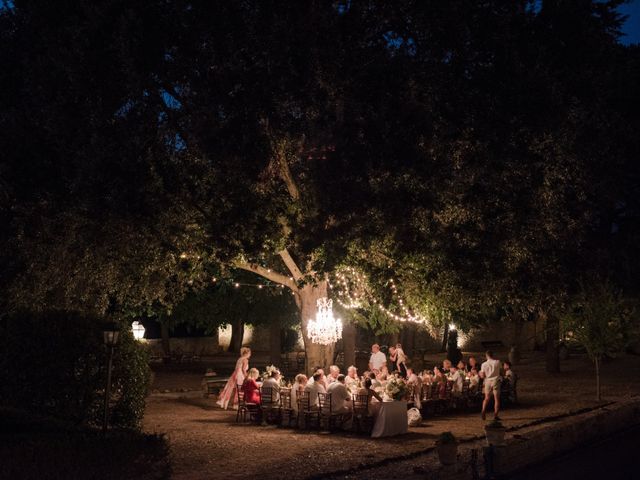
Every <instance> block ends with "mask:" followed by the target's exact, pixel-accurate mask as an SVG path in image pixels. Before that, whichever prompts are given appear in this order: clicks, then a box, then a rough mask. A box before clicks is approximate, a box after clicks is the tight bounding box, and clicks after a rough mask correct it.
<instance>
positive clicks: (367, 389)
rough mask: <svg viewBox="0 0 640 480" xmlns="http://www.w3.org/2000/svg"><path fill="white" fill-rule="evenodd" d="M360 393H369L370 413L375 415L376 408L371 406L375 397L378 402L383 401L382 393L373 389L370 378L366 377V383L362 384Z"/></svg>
mask: <svg viewBox="0 0 640 480" xmlns="http://www.w3.org/2000/svg"><path fill="white" fill-rule="evenodd" d="M358 395H367V396H368V400H369V401H368V403H369V415H373V413H374V411H375V410H374V409H372V408H371V402H372V401H373V399H374V398H375V399H376V400H377V401H378V402H381V401H382V397H381V396H380V395H378V392H376V391H375V390H374V389H373V385H372V382H371V379H370V378H365V380H364V384H363V385H362V388H361V389H360V390H358Z"/></svg>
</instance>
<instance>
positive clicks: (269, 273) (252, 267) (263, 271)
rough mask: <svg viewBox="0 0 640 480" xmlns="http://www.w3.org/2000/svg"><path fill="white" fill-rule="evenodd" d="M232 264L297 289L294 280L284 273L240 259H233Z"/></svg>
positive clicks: (295, 290) (294, 290)
mask: <svg viewBox="0 0 640 480" xmlns="http://www.w3.org/2000/svg"><path fill="white" fill-rule="evenodd" d="M232 265H233V266H234V267H236V268H239V269H241V270H246V271H248V272H253V273H255V274H256V275H260V276H261V277H264V278H266V279H267V280H271V281H272V282H274V283H279V284H280V285H284V286H285V287H288V288H290V289H291V290H292V291H293V292H297V291H298V286H297V285H296V282H295V281H293V280H291V279H290V278H289V277H287V276H286V275H282V274H281V273H278V272H274V271H273V270H270V269H267V268H264V267H262V266H260V265H257V264H252V263H246V262H241V261H234V262H233V263H232Z"/></svg>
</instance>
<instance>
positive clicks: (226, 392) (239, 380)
mask: <svg viewBox="0 0 640 480" xmlns="http://www.w3.org/2000/svg"><path fill="white" fill-rule="evenodd" d="M250 356H251V349H250V348H249V347H242V348H241V349H240V358H239V359H238V360H237V361H236V369H235V370H234V371H233V373H232V374H231V377H229V380H228V381H227V384H226V385H225V386H224V388H223V389H222V392H220V397H219V398H218V401H217V402H216V403H217V404H218V405H219V406H220V407H222V408H224V409H226V408H229V406H233V402H234V401H235V400H236V399H237V396H238V394H237V393H236V390H237V388H238V385H242V384H243V383H244V379H245V377H246V376H247V370H248V369H249V357H250Z"/></svg>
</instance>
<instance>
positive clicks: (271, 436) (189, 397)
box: [144, 354, 640, 480]
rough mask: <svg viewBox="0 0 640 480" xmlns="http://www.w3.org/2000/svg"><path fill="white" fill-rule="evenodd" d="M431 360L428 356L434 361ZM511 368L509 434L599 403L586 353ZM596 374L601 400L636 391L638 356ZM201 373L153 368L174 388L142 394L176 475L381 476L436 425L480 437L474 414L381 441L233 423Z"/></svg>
mask: <svg viewBox="0 0 640 480" xmlns="http://www.w3.org/2000/svg"><path fill="white" fill-rule="evenodd" d="M438 358H439V357H438V356H434V357H433V363H435V362H436V361H437V360H438ZM514 370H515V371H516V372H517V373H518V375H519V377H520V380H519V384H518V395H519V400H520V405H519V406H518V407H514V408H510V409H508V410H505V411H503V412H502V414H501V418H502V419H503V423H505V425H506V426H507V427H508V428H509V429H510V431H509V434H512V435H513V434H517V432H518V430H519V429H525V428H527V427H530V426H531V425H533V424H536V423H539V422H541V421H552V420H553V418H554V417H557V416H564V415H570V414H572V413H575V412H577V411H580V410H582V409H587V408H595V407H597V406H598V402H596V401H595V379H594V377H593V366H592V364H591V362H589V360H588V359H587V358H586V357H585V356H573V357H572V358H570V359H569V360H567V361H564V362H563V364H562V372H561V373H560V374H557V375H549V374H547V373H546V372H545V370H544V357H543V356H542V355H541V354H531V355H529V356H528V357H525V358H524V359H523V360H522V362H520V364H519V365H517V366H516V367H515V368H514ZM602 372H603V373H602V375H603V402H602V403H604V402H611V401H615V400H617V399H620V398H624V397H628V396H631V395H638V394H640V381H639V380H640V374H639V373H638V372H640V357H638V356H623V357H620V358H617V359H615V360H612V361H610V362H608V363H606V364H605V365H604V366H603V369H602ZM201 378H202V377H201V375H198V374H195V373H189V372H186V373H181V372H158V373H156V378H155V387H156V389H157V390H160V391H163V390H168V389H171V390H174V391H173V392H170V393H154V394H152V395H150V396H149V398H148V399H147V410H146V416H145V420H144V428H145V430H146V431H147V432H154V433H165V434H166V435H167V438H168V439H169V442H170V445H171V456H172V458H171V460H172V465H173V478H175V479H189V480H192V479H193V480H195V479H217V478H220V479H232V478H243V479H246V478H262V479H265V480H267V479H281V478H287V480H293V479H305V478H323V477H326V476H329V475H331V474H332V473H334V475H332V476H331V478H355V476H356V474H357V478H360V479H363V478H382V475H383V472H384V470H385V468H384V465H385V464H388V463H389V462H390V461H393V462H395V461H400V460H402V459H403V458H404V459H415V458H417V457H418V456H419V455H420V453H421V452H425V451H429V450H430V449H431V448H432V447H433V445H434V442H435V439H436V437H437V435H438V434H440V433H441V432H443V431H448V430H450V431H452V432H453V433H454V435H456V437H458V438H459V439H460V440H461V441H463V442H464V441H471V440H473V439H477V438H479V437H481V436H482V435H483V425H484V423H483V421H482V420H481V419H480V415H479V414H477V413H473V414H452V415H449V416H436V417H430V418H426V419H424V422H423V424H422V425H421V426H420V427H415V428H410V429H409V433H408V434H406V435H404V436H401V437H393V438H382V439H371V438H368V437H366V436H362V435H355V434H351V433H331V434H329V433H318V432H306V431H298V430H293V429H284V428H277V427H274V426H258V425H238V424H236V423H235V412H234V411H232V410H229V411H224V410H221V409H219V408H218V407H216V406H215V403H214V400H213V399H211V398H203V397H202V394H201V391H200V390H199V388H200V387H199V383H200V380H201ZM175 390H184V391H177V392H176V391H175ZM405 463H407V461H406V460H405ZM409 463H410V462H409ZM414 463H415V462H414ZM370 467H376V468H378V470H376V469H375V468H370ZM337 472H341V473H339V474H336V473H337ZM358 472H359V473H358ZM376 472H378V473H376ZM379 475H380V476H379ZM384 476H386V475H384Z"/></svg>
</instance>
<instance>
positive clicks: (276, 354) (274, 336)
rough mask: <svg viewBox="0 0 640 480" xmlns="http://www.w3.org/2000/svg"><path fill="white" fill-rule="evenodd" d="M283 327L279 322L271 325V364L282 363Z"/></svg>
mask: <svg viewBox="0 0 640 480" xmlns="http://www.w3.org/2000/svg"><path fill="white" fill-rule="evenodd" d="M280 330H281V328H280V324H279V323H277V322H274V323H272V324H271V325H269V353H270V357H271V365H280V364H281V363H282V362H281V356H280V355H281V352H282V348H281V347H282V345H281V331H280Z"/></svg>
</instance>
